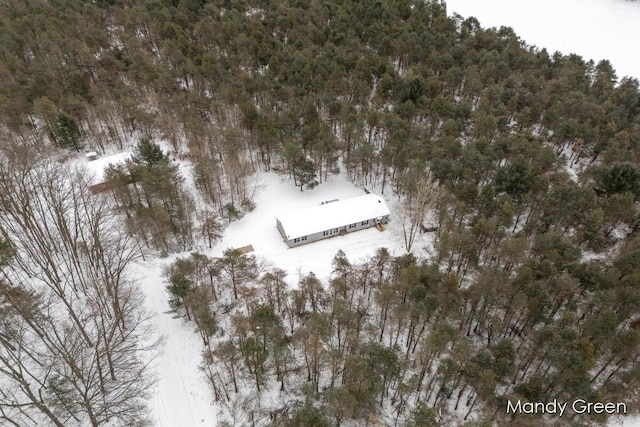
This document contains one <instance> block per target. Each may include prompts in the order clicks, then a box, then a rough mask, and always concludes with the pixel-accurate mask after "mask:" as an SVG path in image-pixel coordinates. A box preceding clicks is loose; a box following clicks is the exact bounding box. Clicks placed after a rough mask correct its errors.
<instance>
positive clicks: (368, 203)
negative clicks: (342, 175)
mask: <svg viewBox="0 0 640 427" xmlns="http://www.w3.org/2000/svg"><path fill="white" fill-rule="evenodd" d="M386 215H389V207H388V206H387V204H386V203H385V201H384V200H383V199H382V197H380V196H377V195H375V194H365V195H363V196H358V197H353V198H351V199H345V200H339V201H335V202H330V203H326V204H323V205H317V206H314V207H311V208H308V209H305V210H302V211H298V212H292V213H287V214H284V215H282V216H278V217H276V219H277V220H279V221H280V224H282V228H284V232H285V234H286V235H287V238H288V239H293V238H296V237H302V236H308V235H311V234H314V233H319V232H321V231H325V230H331V229H332V228H338V227H342V226H345V225H348V224H354V223H358V222H361V221H366V220H368V219H375V218H379V217H382V216H386Z"/></svg>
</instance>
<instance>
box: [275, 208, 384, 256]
mask: <svg viewBox="0 0 640 427" xmlns="http://www.w3.org/2000/svg"><path fill="white" fill-rule="evenodd" d="M363 222H366V224H364V225H363V224H362V223H363ZM378 222H379V223H381V224H386V223H388V222H389V215H385V216H383V217H377V218H370V219H368V220H364V221H359V222H357V223H356V226H355V227H353V228H349V225H350V224H343V225H342V226H340V227H337V230H338V231H337V232H335V233H332V234H328V235H324V231H328V230H324V231H321V232H319V233H314V234H310V235H307V236H306V237H307V239H306V240H298V241H297V242H296V241H295V240H296V239H300V238H301V237H304V236H297V237H295V238H291V239H287V237H286V235H285V232H284V229H283V227H282V224H281V223H280V221H277V227H278V230H280V234H281V235H282V236H283V237H284V240H285V242H286V243H287V246H289V247H290V248H294V247H296V246H302V245H305V244H307V243H313V242H317V241H318V240H324V239H330V238H332V237H336V236H340V235H342V234H348V233H353V232H354V231H360V230H364V229H367V228H371V227H375V225H376V224H377V223H378ZM352 224H353V223H352Z"/></svg>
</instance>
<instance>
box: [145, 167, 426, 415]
mask: <svg viewBox="0 0 640 427" xmlns="http://www.w3.org/2000/svg"><path fill="white" fill-rule="evenodd" d="M254 185H255V189H256V197H255V203H256V208H255V209H254V211H253V212H250V213H247V214H246V215H245V216H244V217H243V218H242V219H240V220H238V221H235V222H233V223H231V224H230V225H229V227H228V228H227V229H226V230H225V233H224V237H223V238H222V240H221V241H219V242H218V243H217V244H216V246H215V247H214V248H213V249H209V248H208V247H205V246H204V240H202V241H201V246H200V247H196V248H194V251H199V252H202V253H205V254H207V255H210V256H221V255H222V252H223V251H224V250H226V249H228V248H238V247H242V246H246V245H252V246H253V248H254V252H252V253H251V254H252V255H256V256H257V257H258V258H260V259H262V260H264V261H267V262H268V263H270V264H271V265H273V266H275V267H279V268H282V269H284V270H285V271H287V273H288V274H289V277H288V282H289V284H290V285H291V286H296V284H297V282H298V278H299V277H300V275H301V274H306V273H308V272H311V271H313V272H314V273H316V275H317V276H318V277H319V278H320V279H321V280H326V279H327V278H328V277H329V275H330V274H331V261H332V259H333V257H334V256H335V254H336V252H338V250H340V249H342V250H343V251H344V252H345V254H346V255H347V257H348V258H349V260H351V261H358V260H362V259H363V258H366V257H368V256H371V255H373V254H374V253H375V251H376V250H377V249H378V248H379V247H386V248H387V249H389V251H390V252H391V253H392V254H393V255H401V254H404V253H406V251H405V249H404V240H403V238H402V230H401V228H400V222H399V220H398V219H397V207H398V199H397V197H389V195H388V194H383V195H382V197H383V198H384V199H385V201H386V202H387V204H388V205H389V208H390V210H391V221H390V222H389V224H387V229H386V230H385V231H383V232H380V231H378V230H377V229H376V228H369V229H367V230H362V231H357V232H353V233H349V234H347V235H346V236H337V237H333V238H330V239H326V240H322V241H319V242H315V243H310V244H307V245H303V246H299V247H296V248H291V249H290V248H289V247H287V245H286V243H285V242H284V241H283V239H282V236H280V233H279V232H278V229H277V228H276V220H275V215H278V214H283V213H287V212H293V211H297V210H302V209H305V208H308V207H311V206H315V205H318V204H320V202H322V201H325V200H332V199H345V198H349V197H354V196H360V195H363V194H365V193H364V191H363V189H362V188H359V187H357V186H355V185H353V184H352V183H351V182H350V181H349V180H348V179H347V177H346V176H345V175H344V174H340V175H337V176H332V177H330V178H329V181H327V182H323V183H322V184H320V185H319V186H318V187H316V188H315V189H313V190H305V191H302V192H301V191H300V189H299V188H297V187H295V186H294V185H293V182H292V181H291V180H290V179H288V178H287V177H286V176H282V175H278V174H276V173H274V172H260V173H258V174H256V175H255V178H254ZM432 239H433V233H425V234H420V235H418V237H417V239H416V242H415V243H414V250H413V252H414V253H415V254H416V255H426V254H425V251H427V250H430V249H431V247H432ZM187 255H188V253H184V254H178V255H174V256H171V257H168V258H165V259H157V258H154V259H147V260H146V261H143V262H140V263H139V264H138V266H137V271H136V272H135V274H136V276H137V277H138V280H139V283H140V285H141V286H142V287H143V289H144V291H145V293H146V295H147V305H148V307H149V308H150V310H152V311H153V312H154V314H155V317H154V319H155V322H156V326H157V329H158V333H160V334H162V335H163V336H164V338H165V340H166V341H165V345H164V352H163V353H162V354H161V355H160V356H159V358H158V360H157V362H156V372H157V375H158V384H157V386H156V389H155V393H154V396H155V397H154V399H152V401H150V402H149V405H150V408H151V416H152V419H153V420H154V425H156V426H158V427H171V426H180V427H191V426H213V425H215V422H216V418H217V417H216V407H215V406H214V405H213V404H212V403H213V394H212V392H211V391H210V389H209V388H208V385H207V384H206V382H205V379H204V377H203V375H202V373H201V371H200V369H199V367H198V366H199V365H200V362H201V349H202V347H203V345H202V341H201V340H200V337H199V335H198V334H197V332H196V331H195V325H193V324H190V323H187V322H185V321H184V320H183V319H181V318H176V317H174V316H173V314H172V313H170V312H169V304H168V295H167V293H166V291H165V286H166V282H165V280H164V277H163V276H162V270H163V268H164V266H166V265H167V264H169V263H170V262H173V261H174V260H175V259H176V258H177V257H178V256H187ZM276 389H277V388H276ZM267 400H269V399H267Z"/></svg>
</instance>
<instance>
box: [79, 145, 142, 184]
mask: <svg viewBox="0 0 640 427" xmlns="http://www.w3.org/2000/svg"><path fill="white" fill-rule="evenodd" d="M131 154H132V153H131V152H130V151H125V152H123V153H118V154H114V155H112V156H107V157H101V158H99V159H97V160H93V161H90V162H87V163H86V168H87V169H88V171H89V173H90V175H91V180H92V182H93V183H94V184H98V183H100V182H103V181H104V180H105V176H104V170H105V168H106V167H107V166H109V165H117V164H120V163H124V162H126V161H127V160H128V159H129V158H130V157H131Z"/></svg>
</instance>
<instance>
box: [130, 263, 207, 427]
mask: <svg viewBox="0 0 640 427" xmlns="http://www.w3.org/2000/svg"><path fill="white" fill-rule="evenodd" d="M183 255H186V254H183ZM177 257H178V256H177V255H176V256H172V257H170V258H166V259H157V258H154V259H149V260H148V261H142V262H140V263H138V264H137V266H136V269H135V271H134V272H133V273H134V276H136V277H135V278H136V279H137V280H138V283H139V284H140V286H141V287H142V288H143V290H144V292H145V294H146V304H147V307H148V308H149V310H151V311H152V313H151V314H152V315H153V316H154V321H155V326H156V329H157V332H158V333H159V334H161V335H162V336H163V337H164V339H165V342H164V345H163V351H162V353H161V354H160V356H159V357H158V359H157V360H156V363H155V370H156V376H157V378H158V383H157V384H156V386H155V390H154V392H153V398H152V399H151V401H150V402H149V407H150V417H151V419H152V421H153V425H154V426H156V427H174V426H176V427H178V426H179V427H195V426H207V427H208V426H215V423H216V413H215V408H214V406H213V405H212V403H213V393H212V392H211V391H210V390H209V388H208V386H207V383H206V382H205V380H204V377H203V376H202V375H201V372H200V370H199V368H198V366H199V365H200V362H201V361H202V353H201V350H202V348H203V345H202V340H200V338H199V335H198V334H197V333H196V331H195V325H194V324H193V323H187V322H186V321H185V320H183V319H182V318H176V317H175V316H174V314H173V313H171V312H170V311H169V310H170V308H169V298H168V294H167V292H166V290H165V287H166V285H167V284H166V282H165V280H164V277H163V275H162V270H163V268H164V266H166V265H167V264H169V263H170V262H172V261H174V260H175V259H176V258H177Z"/></svg>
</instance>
